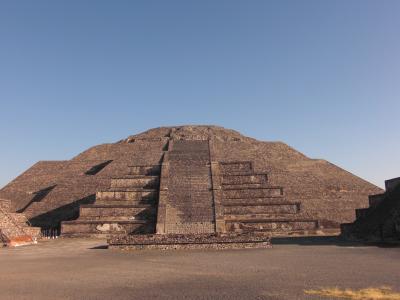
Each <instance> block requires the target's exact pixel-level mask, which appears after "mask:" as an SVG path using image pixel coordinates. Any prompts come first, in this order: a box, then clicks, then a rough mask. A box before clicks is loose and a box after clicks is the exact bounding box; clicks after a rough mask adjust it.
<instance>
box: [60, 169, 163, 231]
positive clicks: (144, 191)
mask: <svg viewBox="0 0 400 300" xmlns="http://www.w3.org/2000/svg"><path fill="white" fill-rule="evenodd" d="M160 169H161V168H160V165H151V166H129V170H128V172H127V175H125V176H123V177H120V178H113V179H111V186H110V188H109V190H107V191H99V192H97V193H96V201H95V203H94V204H87V205H81V206H80V214H79V218H78V219H77V220H74V221H64V222H62V224H61V232H62V235H63V236H91V237H101V236H107V235H109V234H118V233H119V234H146V233H154V232H155V226H156V216H157V204H158V190H159V184H160Z"/></svg>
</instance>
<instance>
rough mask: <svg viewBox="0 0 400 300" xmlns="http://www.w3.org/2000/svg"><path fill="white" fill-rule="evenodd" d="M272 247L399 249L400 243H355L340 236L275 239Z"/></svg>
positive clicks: (272, 241)
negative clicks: (369, 247) (329, 246)
mask: <svg viewBox="0 0 400 300" xmlns="http://www.w3.org/2000/svg"><path fill="white" fill-rule="evenodd" d="M271 243H272V245H302V246H324V245H326V246H328V245H331V246H332V245H333V246H340V247H368V246H371V247H380V248H397V247H400V241H399V242H392V241H390V242H389V241H388V242H361V241H360V242H353V241H348V240H345V239H343V238H342V237H340V236H337V235H335V236H307V237H274V238H272V239H271Z"/></svg>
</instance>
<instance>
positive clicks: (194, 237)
mask: <svg viewBox="0 0 400 300" xmlns="http://www.w3.org/2000/svg"><path fill="white" fill-rule="evenodd" d="M108 244H109V248H110V249H123V250H144V249H161V250H170V249H244V248H271V242H270V236H269V235H266V234H254V233H252V234H184V235H183V234H148V235H114V236H112V237H111V238H110V239H108Z"/></svg>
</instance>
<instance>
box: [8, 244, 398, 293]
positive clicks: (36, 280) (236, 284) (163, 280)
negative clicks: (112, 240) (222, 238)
mask: <svg viewBox="0 0 400 300" xmlns="http://www.w3.org/2000/svg"><path fill="white" fill-rule="evenodd" d="M273 243H274V247H273V248H272V249H249V250H223V251H217V250H214V251H210V250H207V251H201V250H195V251H194V250H191V251H158V250H151V251H137V252H134V251H118V250H108V249H105V247H104V245H105V241H103V240H90V239H58V240H51V241H45V242H41V243H40V244H38V245H35V246H25V247H20V248H14V249H11V248H2V249H0V299H2V300H4V299H52V300H53V299H322V298H319V297H316V296H309V295H306V294H304V290H306V289H318V288H322V287H335V286H337V287H340V288H355V289H361V288H366V287H380V286H383V285H385V286H391V287H392V288H393V289H394V290H395V291H398V292H400V248H398V247H379V246H365V245H358V244H354V245H352V244H344V243H340V242H339V241H337V239H336V238H293V239H276V240H274V241H273ZM323 299H328V298H323Z"/></svg>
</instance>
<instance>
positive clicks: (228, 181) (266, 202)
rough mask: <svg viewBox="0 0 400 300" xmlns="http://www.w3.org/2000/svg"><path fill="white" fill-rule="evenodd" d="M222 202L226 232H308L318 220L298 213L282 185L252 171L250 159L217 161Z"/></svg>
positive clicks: (298, 206)
mask: <svg viewBox="0 0 400 300" xmlns="http://www.w3.org/2000/svg"><path fill="white" fill-rule="evenodd" d="M219 174H220V183H219V184H220V187H221V194H222V195H221V206H222V214H223V221H224V224H225V228H223V230H225V231H226V232H236V233H249V232H268V233H271V235H290V234H296V233H298V234H310V233H312V232H313V231H316V230H318V228H319V224H318V221H317V220H310V219H307V218H306V217H303V216H302V214H301V204H300V202H291V201H288V200H286V199H285V196H284V189H283V187H280V186H272V185H270V184H269V183H268V175H267V174H259V173H256V172H254V170H253V163H252V162H250V161H238V162H224V163H219Z"/></svg>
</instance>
